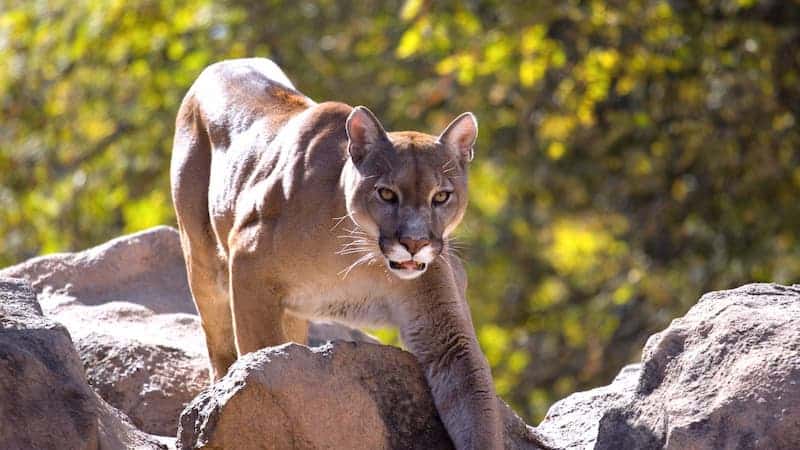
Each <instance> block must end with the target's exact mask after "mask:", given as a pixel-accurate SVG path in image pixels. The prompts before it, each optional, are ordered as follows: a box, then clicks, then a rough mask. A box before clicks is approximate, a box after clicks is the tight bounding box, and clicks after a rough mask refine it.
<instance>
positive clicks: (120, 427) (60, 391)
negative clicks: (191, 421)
mask: <svg viewBox="0 0 800 450" xmlns="http://www.w3.org/2000/svg"><path fill="white" fill-rule="evenodd" d="M0 448H3V449H66V448H69V449H114V450H116V449H119V450H123V449H130V448H142V449H148V448H166V447H165V446H164V445H162V444H161V443H160V442H159V440H157V439H156V438H154V437H152V436H149V435H147V434H145V433H142V432H140V431H139V430H137V429H136V428H134V427H133V426H132V425H131V424H130V423H129V422H128V421H127V419H126V418H125V416H124V415H123V414H121V413H120V412H119V411H117V410H115V409H114V408H113V407H111V406H109V405H108V404H106V403H105V402H104V401H103V400H102V399H101V398H99V397H98V396H97V395H96V394H95V393H94V392H93V391H92V389H91V388H90V387H89V385H88V384H87V382H86V379H85V378H84V373H83V367H82V366H81V361H80V359H79V358H78V355H77V353H76V352H75V349H74V348H73V346H72V342H71V340H70V336H69V333H68V332H67V330H66V329H65V328H64V327H63V326H61V325H60V324H58V323H56V322H54V321H52V320H50V319H48V318H46V317H44V316H43V315H42V310H41V308H40V306H39V304H38V303H37V302H36V297H35V294H34V292H33V290H32V289H31V288H30V286H28V285H27V284H26V283H25V282H24V281H22V280H16V279H9V278H0Z"/></svg>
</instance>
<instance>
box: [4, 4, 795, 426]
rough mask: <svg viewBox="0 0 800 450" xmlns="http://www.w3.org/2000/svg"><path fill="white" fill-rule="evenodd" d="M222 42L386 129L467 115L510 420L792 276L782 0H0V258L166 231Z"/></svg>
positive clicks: (791, 113) (474, 210)
mask: <svg viewBox="0 0 800 450" xmlns="http://www.w3.org/2000/svg"><path fill="white" fill-rule="evenodd" d="M241 56H268V57H271V58H273V59H274V60H275V61H276V62H278V63H279V64H280V65H281V66H283V67H284V68H285V70H286V72H287V73H288V74H289V76H290V78H292V79H293V80H295V81H296V84H297V85H298V87H299V88H300V89H301V90H303V91H304V92H305V93H307V94H308V95H310V96H312V97H313V98H316V99H319V100H326V99H336V100H342V101H346V102H348V103H351V104H365V105H369V106H370V107H371V108H372V109H373V110H374V111H376V113H378V115H379V116H380V117H381V118H382V119H383V121H384V123H385V124H387V126H389V128H391V129H409V128H414V129H421V130H425V131H428V132H431V133H436V132H438V131H440V130H441V128H442V127H443V126H444V125H445V124H446V123H447V121H448V120H449V119H451V118H452V117H453V116H454V115H455V114H457V113H459V112H461V111H463V110H472V111H474V112H476V113H477V115H478V117H479V119H480V122H481V133H480V139H479V145H478V149H477V152H476V155H477V156H476V161H475V162H474V164H473V171H472V178H471V181H470V182H471V190H472V192H471V197H472V206H471V210H470V214H469V216H468V217H467V219H466V221H465V224H464V225H463V226H462V233H461V235H460V237H461V241H462V242H463V244H464V246H465V248H464V249H463V253H464V256H465V257H466V259H467V265H468V268H469V271H470V301H471V303H472V306H473V310H474V317H475V320H476V326H477V328H478V332H479V336H480V339H481V343H482V345H483V346H484V349H485V351H486V353H487V356H488V358H489V360H490V362H491V364H492V367H493V370H494V375H495V380H496V384H497V388H498V391H499V392H500V394H501V395H503V396H504V397H505V398H506V399H507V400H509V401H510V402H511V403H512V404H513V405H514V406H515V407H516V408H517V409H518V410H519V411H520V412H522V413H523V415H525V416H527V417H528V418H529V419H532V420H533V419H539V418H541V417H542V415H543V413H544V412H545V411H546V409H547V407H548V406H549V404H550V403H551V402H552V401H553V400H555V399H557V398H560V397H563V396H564V395H566V394H568V393H570V392H572V391H574V390H576V389H583V388H586V387H591V386H595V385H598V384H602V383H606V382H608V381H609V380H610V378H611V377H613V375H614V374H615V373H616V371H617V370H618V369H619V367H620V365H622V364H624V363H625V362H629V361H632V360H635V359H636V358H638V351H639V349H640V348H641V345H642V344H643V340H644V339H645V338H646V337H647V335H649V334H650V333H652V332H654V331H656V330H658V329H660V328H662V327H663V326H664V325H665V324H666V323H667V322H668V321H669V320H670V318H672V317H673V316H675V315H677V314H681V313H683V312H684V311H685V310H686V309H687V308H688V307H689V306H691V304H692V303H693V302H694V301H695V300H696V299H697V297H698V295H700V294H701V293H702V292H705V291H708V290H711V289H722V288H729V287H733V286H736V285H738V284H741V283H744V282H747V281H754V280H756V281H759V280H763V281H766V280H771V281H777V282H784V283H786V282H792V281H797V280H798V278H800V245H798V241H797V235H796V230H798V229H800V202H798V201H797V199H798V198H800V152H799V151H798V149H799V148H800V131H799V129H798V124H797V120H798V118H800V4H798V3H797V2H789V1H784V2H782V1H778V0H762V1H757V0H715V1H712V0H673V1H664V0H633V1H626V2H620V1H595V0H584V1H576V0H571V1H565V2H544V1H541V0H535V1H528V2H513V1H512V2H499V1H468V2H458V3H452V4H440V3H438V2H430V1H424V0H409V1H405V2H400V1H388V2H361V1H359V2H356V1H344V0H343V1H330V0H329V1H321V2H304V1H300V2H285V1H277V0H272V1H261V0H259V1H256V0H221V1H211V0H197V1H188V0H144V1H140V2H133V3H131V2H124V1H121V0H78V1H68V0H51V1H48V2H30V1H24V0H18V1H10V2H9V1H8V0H6V4H5V5H4V8H2V12H1V13H0V61H3V64H1V65H0V205H2V208H0V235H2V236H3V241H2V246H0V264H2V265H5V264H10V263H13V262H16V261H19V260H22V259H25V258H28V257H31V256H34V255H37V254H40V253H45V252H52V251H59V250H75V249H80V248H84V247H86V246H89V245H92V244H96V243H99V242H101V241H103V240H106V239H108V238H110V237H113V236H116V235H118V234H120V233H122V232H128V231H134V230H138V229H142V228H145V227H148V226H151V225H155V224H160V223H171V222H172V221H173V220H174V219H173V214H172V210H171V205H170V202H169V191H168V166H169V153H170V146H171V139H172V124H173V120H174V115H175V112H176V111H177V108H178V105H179V102H180V99H181V97H182V95H183V93H184V92H185V91H186V89H188V87H189V85H190V84H191V82H192V81H193V79H194V78H195V77H196V76H197V74H198V73H199V72H200V70H202V68H203V67H204V66H206V65H208V64H210V63H211V62H213V61H216V60H219V59H223V58H231V57H241Z"/></svg>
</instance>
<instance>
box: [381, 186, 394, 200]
mask: <svg viewBox="0 0 800 450" xmlns="http://www.w3.org/2000/svg"><path fill="white" fill-rule="evenodd" d="M378 196H379V197H380V198H381V200H383V201H385V202H389V203H394V202H396V201H397V194H395V193H394V192H393V191H392V190H391V189H386V188H378Z"/></svg>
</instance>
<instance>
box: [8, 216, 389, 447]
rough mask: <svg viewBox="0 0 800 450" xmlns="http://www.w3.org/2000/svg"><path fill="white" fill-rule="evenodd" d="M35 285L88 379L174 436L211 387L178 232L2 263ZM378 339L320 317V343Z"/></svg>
mask: <svg viewBox="0 0 800 450" xmlns="http://www.w3.org/2000/svg"><path fill="white" fill-rule="evenodd" d="M0 276H6V277H16V278H22V279H25V280H27V281H28V282H30V283H31V285H32V286H33V288H34V291H35V292H36V295H37V298H38V300H39V302H40V304H41V306H42V309H43V310H44V313H45V314H46V315H47V316H48V317H51V318H53V319H55V320H57V321H58V322H60V323H62V324H63V325H65V326H66V327H67V329H68V330H69V331H70V333H71V334H72V337H73V340H74V341H75V344H76V347H77V349H78V351H79V354H80V356H81V360H82V362H83V365H84V367H85V369H86V373H87V375H88V379H89V383H90V384H91V385H92V386H93V387H94V388H95V390H96V391H97V392H98V393H99V394H100V395H101V396H102V397H103V398H104V399H105V400H106V401H107V402H109V403H110V404H112V405H114V406H115V407H117V408H119V409H120V410H122V411H124V412H125V413H126V414H128V416H129V417H130V418H131V420H132V421H133V423H134V424H135V425H136V426H138V427H140V428H141V429H142V430H144V431H147V432H148V433H153V434H159V435H168V436H174V435H175V432H176V431H177V419H178V415H179V413H180V411H181V410H182V409H183V408H184V407H185V406H186V404H187V403H188V402H189V400H191V399H192V398H194V397H195V396H196V395H197V394H198V393H199V392H200V390H201V389H202V388H203V387H205V386H206V385H208V380H209V378H208V370H207V365H208V362H207V358H206V349H205V340H204V337H203V333H202V330H201V328H200V320H199V317H198V316H197V314H196V310H195V307H194V304H193V302H192V297H191V294H190V291H189V286H188V283H187V279H186V271H185V267H184V262H183V255H182V253H181V248H180V240H179V237H178V233H177V231H176V230H175V229H174V228H170V227H165V226H160V227H155V228H151V229H149V230H145V231H142V232H140V233H135V234H131V235H128V236H122V237H119V238H117V239H113V240H111V241H109V242H106V243H104V244H101V245H98V246H96V247H93V248H90V249H87V250H84V251H81V252H77V253H59V254H53V255H47V256H41V257H38V258H33V259H31V260H29V261H26V262H23V263H21V264H18V265H16V266H12V267H9V268H6V269H3V270H0ZM330 339H343V340H356V341H364V342H376V341H375V340H374V339H372V338H371V337H369V336H368V335H366V334H364V333H362V332H361V331H358V330H354V329H351V328H348V327H344V326H342V325H339V324H335V323H314V324H312V325H311V329H310V330H309V340H310V343H311V344H312V345H320V344H322V343H324V342H325V341H327V340H330Z"/></svg>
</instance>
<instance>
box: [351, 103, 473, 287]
mask: <svg viewBox="0 0 800 450" xmlns="http://www.w3.org/2000/svg"><path fill="white" fill-rule="evenodd" d="M346 128H347V136H348V139H349V142H348V151H349V154H350V161H349V162H348V164H352V168H353V169H355V170H352V171H350V172H351V176H350V177H348V178H347V181H346V184H347V186H345V196H346V199H347V209H348V214H349V215H350V217H351V218H352V219H353V221H355V223H356V224H357V225H358V227H359V228H360V229H361V230H362V233H364V236H363V239H362V242H363V241H368V243H369V244H370V245H371V246H372V248H373V250H371V251H372V256H373V257H378V259H380V256H382V258H383V260H384V262H385V264H386V266H387V267H388V268H389V270H390V271H391V273H393V274H394V275H395V276H397V277H398V278H402V279H412V278H416V277H418V276H420V275H422V274H423V273H424V272H425V270H426V269H427V268H428V266H429V265H430V264H431V263H432V262H433V261H434V260H435V259H436V258H437V257H438V256H439V255H440V254H441V253H442V251H443V249H444V248H445V246H446V243H447V238H448V235H449V234H450V233H451V232H452V231H453V230H454V229H455V228H456V226H457V225H458V224H459V222H460V221H461V219H462V217H463V216H464V211H465V209H466V206H467V165H468V163H469V161H471V160H472V152H473V150H472V149H473V145H474V144H475V138H476V137H477V134H478V123H477V121H476V120H475V116H474V115H473V114H472V113H464V114H461V115H460V116H458V117H457V118H456V119H455V120H453V121H452V122H451V123H450V125H448V126H447V128H445V130H444V131H443V132H442V133H441V134H440V135H439V136H438V137H436V136H431V135H427V134H422V133H417V132H392V133H387V132H386V131H385V130H384V129H383V127H382V126H381V124H380V122H379V121H378V119H377V118H375V115H373V114H372V112H370V110H368V109H367V108H365V107H363V106H359V107H356V108H355V109H353V111H352V112H351V113H350V116H349V117H348V119H347V125H346ZM376 253H378V254H377V255H376Z"/></svg>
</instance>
